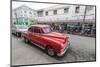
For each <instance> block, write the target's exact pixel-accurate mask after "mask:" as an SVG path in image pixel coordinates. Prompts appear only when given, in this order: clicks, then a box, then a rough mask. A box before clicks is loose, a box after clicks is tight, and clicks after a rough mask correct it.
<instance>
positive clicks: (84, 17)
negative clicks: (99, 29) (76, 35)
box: [82, 5, 87, 33]
mask: <svg viewBox="0 0 100 67" xmlns="http://www.w3.org/2000/svg"><path fill="white" fill-rule="evenodd" d="M86 13H87V5H86V6H85V11H84V15H83V23H82V24H83V25H82V33H83V32H84V23H85V20H86Z"/></svg>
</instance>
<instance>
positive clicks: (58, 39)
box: [42, 32, 67, 43]
mask: <svg viewBox="0 0 100 67" xmlns="http://www.w3.org/2000/svg"><path fill="white" fill-rule="evenodd" d="M42 36H43V37H44V38H47V39H48V38H49V39H52V40H53V41H55V42H59V43H64V42H65V41H66V38H67V36H66V35H64V34H61V33H57V32H50V33H46V34H42Z"/></svg>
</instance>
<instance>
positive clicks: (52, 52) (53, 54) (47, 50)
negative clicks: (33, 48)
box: [46, 46, 56, 57]
mask: <svg viewBox="0 0 100 67" xmlns="http://www.w3.org/2000/svg"><path fill="white" fill-rule="evenodd" d="M46 52H47V54H48V55H49V56H51V57H53V56H55V55H56V54H55V51H54V49H53V48H52V47H50V46H47V48H46Z"/></svg>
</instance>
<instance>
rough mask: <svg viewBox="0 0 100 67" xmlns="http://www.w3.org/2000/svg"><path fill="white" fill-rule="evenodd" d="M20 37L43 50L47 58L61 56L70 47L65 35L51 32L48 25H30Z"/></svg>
mask: <svg viewBox="0 0 100 67" xmlns="http://www.w3.org/2000/svg"><path fill="white" fill-rule="evenodd" d="M22 37H23V39H24V41H25V42H27V43H28V42H31V43H33V44H35V45H36V46H39V47H40V48H43V49H44V50H45V51H46V53H47V54H48V55H49V56H55V55H57V56H63V55H64V54H65V52H66V51H67V50H68V48H69V45H70V43H69V37H68V36H67V35H64V34H61V33H58V32H53V31H52V30H51V28H50V26H49V25H32V26H30V27H29V29H28V31H27V32H24V33H22Z"/></svg>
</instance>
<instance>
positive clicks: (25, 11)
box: [12, 5, 37, 24]
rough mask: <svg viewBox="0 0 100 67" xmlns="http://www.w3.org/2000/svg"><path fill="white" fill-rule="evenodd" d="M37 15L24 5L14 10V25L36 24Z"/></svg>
mask: <svg viewBox="0 0 100 67" xmlns="http://www.w3.org/2000/svg"><path fill="white" fill-rule="evenodd" d="M36 14H37V13H36V11H35V10H34V9H31V8H29V7H28V6H25V5H22V6H20V7H17V8H15V9H13V10H12V23H16V24H31V23H32V22H34V20H35V17H36V16H37V15H36Z"/></svg>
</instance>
